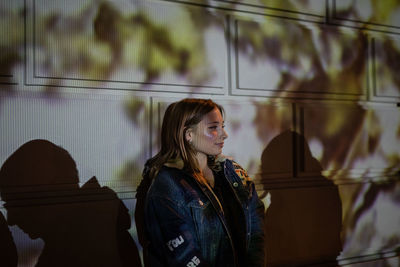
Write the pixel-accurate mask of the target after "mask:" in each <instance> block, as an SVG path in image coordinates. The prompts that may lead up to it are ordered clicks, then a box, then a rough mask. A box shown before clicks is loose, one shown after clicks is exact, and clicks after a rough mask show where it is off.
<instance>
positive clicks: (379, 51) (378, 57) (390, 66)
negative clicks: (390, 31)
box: [371, 35, 400, 102]
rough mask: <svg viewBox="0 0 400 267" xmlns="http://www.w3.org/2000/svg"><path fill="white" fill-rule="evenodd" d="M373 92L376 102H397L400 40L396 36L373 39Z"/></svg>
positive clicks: (399, 96)
mask: <svg viewBox="0 0 400 267" xmlns="http://www.w3.org/2000/svg"><path fill="white" fill-rule="evenodd" d="M373 45H374V46H373V49H372V52H373V66H372V67H373V69H372V71H373V73H372V77H373V78H374V80H373V82H374V83H373V88H372V89H373V90H372V92H371V93H372V99H374V100H376V101H387V102H399V100H400V80H399V78H398V70H399V67H400V66H399V62H400V56H399V53H400V38H399V37H398V36H393V35H392V36H377V37H375V38H374V39H373Z"/></svg>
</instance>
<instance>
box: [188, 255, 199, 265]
mask: <svg viewBox="0 0 400 267" xmlns="http://www.w3.org/2000/svg"><path fill="white" fill-rule="evenodd" d="M199 264H200V259H199V258H197V257H196V256H194V257H193V258H192V259H191V260H190V261H189V262H188V263H187V264H186V267H196V266H198V265H199Z"/></svg>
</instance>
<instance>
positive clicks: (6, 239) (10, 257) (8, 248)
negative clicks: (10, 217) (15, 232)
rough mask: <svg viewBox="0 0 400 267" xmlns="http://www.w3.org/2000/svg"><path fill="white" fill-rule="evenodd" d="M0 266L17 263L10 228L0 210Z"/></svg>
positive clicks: (12, 266)
mask: <svg viewBox="0 0 400 267" xmlns="http://www.w3.org/2000/svg"><path fill="white" fill-rule="evenodd" d="M0 251H1V257H0V266H4V267H15V266H17V264H18V254H17V248H16V247H15V243H14V240H13V237H12V235H11V232H10V230H9V229H8V226H7V221H6V219H5V218H4V216H3V213H1V212H0Z"/></svg>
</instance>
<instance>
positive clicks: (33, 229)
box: [0, 140, 79, 238]
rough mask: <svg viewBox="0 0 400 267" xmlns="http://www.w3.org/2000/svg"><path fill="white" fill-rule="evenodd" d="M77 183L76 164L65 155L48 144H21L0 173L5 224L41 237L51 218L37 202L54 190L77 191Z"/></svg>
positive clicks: (37, 141)
mask: <svg viewBox="0 0 400 267" xmlns="http://www.w3.org/2000/svg"><path fill="white" fill-rule="evenodd" d="M78 182H79V177H78V171H77V168H76V164H75V161H74V160H73V158H72V157H71V155H70V154H69V153H68V151H66V150H65V149H63V148H61V147H59V146H57V145H55V144H53V143H51V142H49V141H47V140H32V141H29V142H27V143H25V144H23V145H22V146H21V147H19V148H18V149H17V150H16V151H15V152H14V153H13V154H12V155H11V156H10V157H9V158H8V159H7V160H6V161H5V162H4V164H3V166H2V167H1V169H0V195H1V198H2V200H3V201H5V202H6V204H5V207H6V209H7V221H8V224H9V225H14V224H16V225H18V226H19V227H20V228H21V229H22V230H24V231H25V232H26V233H28V234H29V235H30V236H31V237H32V238H37V237H39V236H41V234H42V228H43V227H46V224H50V223H51V222H50V221H51V220H50V219H49V218H51V216H49V215H50V214H45V213H46V212H47V213H48V212H49V210H50V209H48V208H46V209H43V206H41V205H40V204H39V202H40V200H41V199H44V198H48V197H51V196H50V195H49V192H51V191H54V190H57V189H63V190H65V189H68V190H74V189H77V188H78V187H79V185H78ZM26 198H28V199H29V204H28V203H27V201H26V200H25V201H24V200H23V199H26ZM53 217H54V216H53Z"/></svg>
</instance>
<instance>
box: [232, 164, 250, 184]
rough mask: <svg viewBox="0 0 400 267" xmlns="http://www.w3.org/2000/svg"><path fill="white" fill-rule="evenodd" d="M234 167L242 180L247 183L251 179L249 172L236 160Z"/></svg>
mask: <svg viewBox="0 0 400 267" xmlns="http://www.w3.org/2000/svg"><path fill="white" fill-rule="evenodd" d="M233 167H234V169H235V172H236V174H237V175H238V176H239V178H240V180H242V183H243V184H244V185H246V183H247V181H250V180H251V179H250V177H249V175H248V174H247V172H246V171H245V170H244V169H243V168H242V167H241V166H240V165H239V164H237V163H236V162H233Z"/></svg>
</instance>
